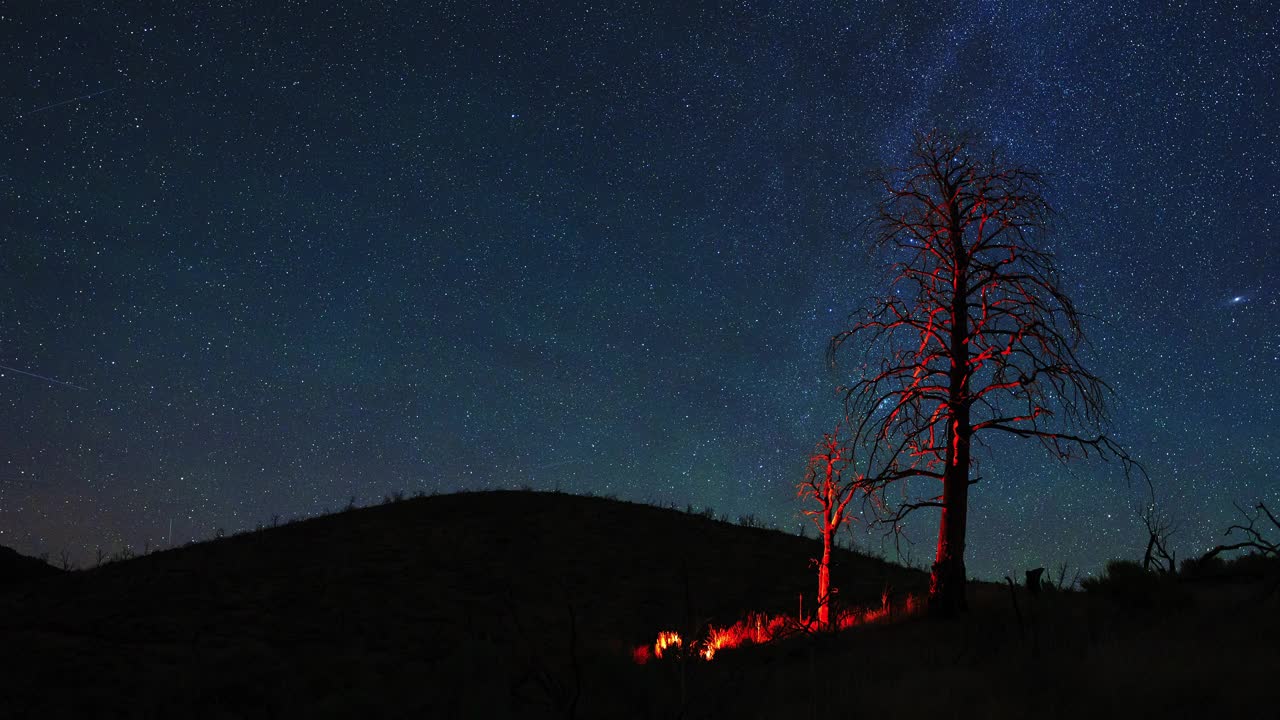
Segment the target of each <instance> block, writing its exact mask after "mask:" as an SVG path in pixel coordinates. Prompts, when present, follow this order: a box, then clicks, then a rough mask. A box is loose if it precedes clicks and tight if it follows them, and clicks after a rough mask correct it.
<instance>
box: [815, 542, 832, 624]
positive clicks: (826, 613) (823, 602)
mask: <svg viewBox="0 0 1280 720" xmlns="http://www.w3.org/2000/svg"><path fill="white" fill-rule="evenodd" d="M834 536H835V530H834V529H833V528H832V527H831V526H830V525H828V526H827V527H825V528H823V530H822V560H821V561H820V562H819V563H818V626H819V627H821V628H822V629H823V630H826V629H829V628H830V627H831V545H832V543H833V542H834V541H835V537H834Z"/></svg>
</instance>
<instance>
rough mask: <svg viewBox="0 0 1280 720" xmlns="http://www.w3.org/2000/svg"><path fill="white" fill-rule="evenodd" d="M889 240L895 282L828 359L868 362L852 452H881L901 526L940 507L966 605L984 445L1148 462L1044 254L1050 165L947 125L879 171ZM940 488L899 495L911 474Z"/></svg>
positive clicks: (869, 477)
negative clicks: (949, 130)
mask: <svg viewBox="0 0 1280 720" xmlns="http://www.w3.org/2000/svg"><path fill="white" fill-rule="evenodd" d="M880 184H881V187H882V189H883V191H884V199H883V200H882V201H881V202H880V204H879V206H878V208H877V214H876V225H875V236H876V241H877V243H878V245H879V246H880V247H881V248H882V249H884V250H886V251H887V252H888V253H890V255H891V258H892V260H891V263H892V268H893V271H894V272H893V277H892V280H891V281H890V285H889V288H888V290H887V291H886V292H885V293H884V295H882V296H881V297H878V298H875V299H873V300H872V302H871V304H870V306H869V307H867V308H864V309H863V310H862V311H860V312H858V313H855V316H854V317H855V319H854V325H853V327H852V328H850V329H849V330H846V331H844V332H842V333H840V334H838V335H836V336H835V337H834V338H832V341H831V346H830V349H829V357H830V359H831V361H832V362H833V363H834V361H835V358H836V354H837V351H839V350H841V349H842V348H845V347H850V346H855V347H856V350H857V352H858V355H859V356H860V357H861V358H862V359H863V362H862V364H861V365H860V366H859V368H858V375H857V376H856V377H855V378H854V380H853V382H852V383H851V384H850V385H848V386H845V387H844V388H843V390H844V397H845V416H846V421H847V423H848V426H849V428H850V430H851V436H852V437H851V441H850V443H851V446H852V447H856V448H857V449H858V454H859V456H860V460H861V458H862V457H864V456H865V457H866V458H868V460H867V462H868V468H869V469H870V468H872V467H874V468H877V469H878V470H877V472H876V473H874V474H873V473H871V472H867V473H865V476H864V477H865V478H866V479H864V480H863V482H862V488H863V489H864V490H865V491H866V492H867V493H868V494H869V495H870V496H871V497H872V498H873V499H874V500H875V502H873V503H871V507H872V508H874V509H875V510H876V512H877V514H878V518H879V519H880V520H882V521H884V522H887V523H888V524H889V525H890V527H891V529H892V530H894V531H896V530H897V529H898V527H899V526H900V523H901V522H902V520H903V519H904V518H905V517H906V515H907V514H909V513H910V512H912V511H914V510H917V509H919V508H922V507H936V508H938V509H939V510H940V512H941V517H940V522H939V526H938V544H937V550H936V552H937V555H936V558H935V562H934V565H933V568H932V574H931V578H930V593H929V602H930V607H931V609H932V610H933V611H935V612H937V613H939V614H950V613H952V612H956V611H958V610H962V609H964V607H965V567H964V552H965V537H966V533H967V515H968V503H969V486H970V485H972V484H974V483H976V482H977V481H978V480H977V479H973V478H971V471H972V469H973V466H974V462H973V458H972V446H973V444H974V443H975V442H981V439H982V437H983V436H985V435H987V434H991V433H996V432H1001V433H1005V434H1011V435H1014V436H1017V437H1024V438H1035V439H1037V440H1039V441H1040V443H1041V444H1042V445H1043V446H1044V447H1046V448H1047V449H1048V450H1049V451H1050V452H1051V453H1052V454H1053V455H1054V456H1055V457H1057V458H1059V459H1061V460H1064V461H1065V460H1069V459H1071V458H1073V457H1077V456H1087V455H1089V454H1090V453H1091V452H1096V453H1098V454H1099V455H1101V456H1103V457H1107V456H1116V457H1119V458H1120V459H1121V460H1122V461H1123V462H1124V464H1125V469H1126V472H1128V470H1129V468H1130V467H1131V466H1133V465H1134V464H1133V463H1132V461H1131V460H1130V459H1129V458H1128V456H1127V455H1126V454H1125V453H1124V451H1123V449H1121V448H1120V447H1119V446H1117V445H1116V444H1115V443H1113V442H1112V441H1111V440H1110V439H1109V438H1107V437H1106V436H1105V435H1101V434H1099V435H1086V434H1081V432H1080V429H1081V428H1084V427H1096V426H1098V425H1100V424H1102V423H1104V422H1105V420H1106V408H1105V405H1104V402H1103V399H1104V393H1105V392H1106V390H1107V387H1106V385H1105V384H1104V383H1103V382H1102V381H1101V380H1100V379H1099V378H1097V377H1096V376H1095V375H1093V374H1092V373H1090V372H1089V371H1088V370H1086V369H1085V368H1084V366H1083V364H1082V363H1081V361H1080V359H1079V357H1078V355H1077V351H1078V349H1079V347H1080V345H1081V343H1082V341H1083V338H1084V335H1083V330H1082V328H1081V326H1080V320H1079V316H1078V314H1077V312H1076V310H1075V307H1074V305H1073V304H1072V302H1071V300H1070V298H1068V297H1067V296H1066V294H1065V293H1064V292H1062V290H1061V282H1060V281H1059V278H1058V273H1057V268H1056V264H1055V262H1054V259H1053V256H1052V254H1050V253H1049V252H1047V251H1045V250H1044V249H1042V248H1041V247H1040V244H1039V243H1040V239H1041V237H1042V236H1043V235H1044V233H1045V231H1046V230H1047V225H1048V219H1049V216H1050V214H1051V212H1052V211H1051V208H1050V207H1049V205H1048V203H1047V202H1046V201H1045V200H1044V198H1043V197H1042V196H1041V194H1040V190H1041V187H1042V185H1043V182H1042V179H1041V177H1040V175H1039V174H1037V173H1035V172H1033V171H1030V170H1026V169H1022V168H1018V167H1015V166H1012V165H1009V164H1007V163H1006V162H1004V161H1003V160H1002V159H1001V158H1000V157H999V156H998V155H996V154H994V153H992V154H990V155H987V156H980V155H978V154H977V153H976V152H974V151H973V149H972V148H971V147H970V146H969V145H968V144H967V143H966V142H964V141H960V140H953V139H950V138H947V137H946V136H944V135H941V134H939V133H933V134H928V135H920V136H917V138H916V143H915V146H914V148H913V152H912V157H911V163H910V164H909V165H908V166H906V167H903V168H898V169H894V170H891V171H889V172H887V173H885V174H884V175H883V176H882V177H881V179H880ZM913 477H918V478H927V479H929V480H932V481H937V482H938V483H939V485H940V488H939V492H937V493H929V494H926V495H924V496H917V495H907V493H906V492H905V491H904V494H903V497H902V499H900V500H896V501H891V500H890V498H888V497H887V495H886V492H885V491H886V489H887V488H888V487H889V486H890V485H893V484H895V483H897V482H898V481H900V480H906V479H909V478H913Z"/></svg>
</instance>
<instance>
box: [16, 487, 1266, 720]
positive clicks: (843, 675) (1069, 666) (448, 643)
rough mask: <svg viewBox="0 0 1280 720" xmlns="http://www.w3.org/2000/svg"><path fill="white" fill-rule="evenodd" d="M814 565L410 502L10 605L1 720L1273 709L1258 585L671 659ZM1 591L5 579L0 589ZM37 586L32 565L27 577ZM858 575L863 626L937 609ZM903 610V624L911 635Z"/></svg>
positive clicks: (812, 547) (32, 594) (784, 606)
mask: <svg viewBox="0 0 1280 720" xmlns="http://www.w3.org/2000/svg"><path fill="white" fill-rule="evenodd" d="M815 554H816V542H815V541H813V540H804V539H801V538H797V537H794V536H790V535H786V534H783V533H779V532H775V531H770V530H764V529H759V528H750V527H740V526H736V525H731V524H728V523H723V522H716V521H713V520H710V519H708V518H705V517H701V516H698V515H690V514H686V513H682V512H678V511H675V510H666V509H661V508H655V507H649V506H644V505H635V504H630V503H623V502H618V501H612V500H604V499H599V498H585V497H576V496H570V495H561V494H552V493H529V492H490V493H469V494H460V495H450V496H440V497H431V498H421V499H415V500H408V501H404V502H397V503H391V504H387V505H382V506H378V507H370V508H365V509H359V510H352V511H349V512H344V513H340V514H337V515H330V516H327V517H321V518H316V519H312V520H307V521H304V522H299V523H293V524H288V525H284V526H281V527H278V528H272V529H268V530H263V531H260V532H255V533H249V534H244V535H239V536H236V537H231V538H226V539H221V540H217V541H212V542H208V543H202V544H198V545H192V546H188V547H185V548H181V549H175V550H169V551H165V552H158V553H152V554H150V555H147V556H145V557H140V558H136V559H132V560H127V561H121V562H112V563H108V564H106V565H104V566H102V567H100V568H96V569H93V570H87V571H79V572H71V573H54V574H52V575H48V576H46V574H45V573H43V572H38V573H35V576H31V573H30V572H28V575H27V576H24V578H23V579H21V580H17V581H14V582H7V583H0V717H6V718H7V717H32V718H45V717H92V718H112V717H119V718H148V717H166V718H167V717H182V718H259V717H262V718H267V717H351V716H356V715H359V716H363V717H365V718H369V717H421V718H452V717H477V718H481V717H580V718H606V717H608V718H612V717H620V718H627V717H634V718H650V717H652V718H674V717H685V718H694V717H703V718H713V717H725V718H729V717H732V718H740V717H761V718H764V717H768V718H788V717H797V718H799V717H806V718H810V717H930V718H940V717H946V718H952V717H998V718H1023V717H1062V718H1067V717H1072V718H1074V717H1079V716H1080V715H1082V714H1089V715H1092V716H1095V717H1113V716H1114V717H1120V716H1126V717H1188V718H1190V717H1195V718H1204V717H1220V716H1223V715H1224V714H1226V713H1234V712H1239V713H1244V712H1249V713H1253V714H1257V713H1258V712H1259V711H1261V712H1262V714H1263V715H1264V716H1268V717H1272V716H1275V713H1276V712H1277V704H1276V703H1277V696H1276V694H1275V689H1274V681H1275V672H1276V669H1277V668H1280V605H1278V604H1277V598H1276V596H1275V595H1274V594H1273V595H1272V596H1271V597H1270V598H1269V599H1266V600H1260V599H1259V596H1260V594H1261V593H1260V589H1261V588H1262V585H1263V582H1264V580H1262V579H1259V578H1252V579H1251V578H1248V577H1246V578H1244V579H1237V580H1235V581H1233V582H1227V581H1203V582H1194V583H1173V582H1152V583H1138V585H1140V587H1129V586H1127V585H1126V586H1120V587H1118V589H1117V590H1116V592H1110V591H1107V592H1103V591H1094V592H1091V593H1067V592H1046V593H1042V594H1040V595H1039V596H1037V597H1035V598H1032V597H1030V596H1028V595H1027V594H1026V593H1025V591H1019V602H1018V611H1017V612H1016V613H1015V611H1014V609H1013V603H1012V601H1011V596H1010V592H1009V590H1008V589H1007V588H1004V587H1001V586H996V585H985V584H975V585H974V586H973V591H972V604H973V611H972V612H970V613H969V614H968V615H966V616H965V617H964V618H962V619H960V620H953V621H933V620H924V619H904V620H897V621H893V622H886V623H882V624H875V625H867V626H863V627H857V628H854V629H852V630H849V631H846V632H843V633H841V634H839V635H836V636H826V635H822V636H798V637H794V638H792V639H790V640H786V641H783V642H778V643H774V644H771V645H768V646H758V647H744V648H740V649H737V650H725V651H722V652H721V653H719V654H718V655H717V656H716V658H715V659H714V660H712V661H710V662H707V661H703V660H701V659H700V658H689V659H685V660H682V659H680V658H678V657H672V656H671V655H668V656H667V657H665V658H663V659H661V660H654V661H650V662H648V663H647V664H644V665H637V664H636V663H635V662H633V660H632V650H633V648H635V647H637V646H642V645H645V644H649V643H652V642H653V640H654V637H655V636H656V634H657V632H658V631H659V630H681V631H683V632H685V633H686V635H688V634H696V633H690V632H689V630H690V629H693V630H697V629H699V628H702V627H705V626H706V625H707V624H708V623H711V624H716V625H727V624H729V623H731V622H733V621H735V620H737V619H739V618H740V617H741V616H742V615H743V613H745V612H747V611H764V612H769V613H780V612H790V613H792V614H794V613H795V611H796V605H797V595H798V594H799V593H800V592H804V593H805V594H806V595H807V596H809V597H812V592H813V591H812V585H813V577H812V573H811V571H810V569H809V566H808V558H810V557H812V556H813V555H815ZM6 567H8V565H6ZM23 567H24V568H28V569H29V565H28V564H24V565H23ZM926 581H927V578H926V577H925V576H924V575H923V574H922V573H920V572H918V571H914V570H909V569H904V568H900V567H896V566H893V565H889V564H887V563H883V562H881V561H878V560H875V559H870V558H866V557H862V556H858V555H855V554H853V553H841V555H840V557H839V562H838V566H837V568H836V570H835V584H836V585H837V586H838V587H839V588H840V589H841V597H842V598H843V600H844V601H845V602H846V603H849V604H854V605H867V606H876V605H879V604H880V599H881V594H882V592H883V591H884V589H885V587H886V586H888V587H890V588H891V590H892V594H893V596H894V597H896V598H898V600H899V602H901V600H902V599H903V598H905V596H906V595H907V594H908V593H920V592H922V591H923V590H924V587H925V584H926ZM900 615H901V613H899V616H900Z"/></svg>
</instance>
